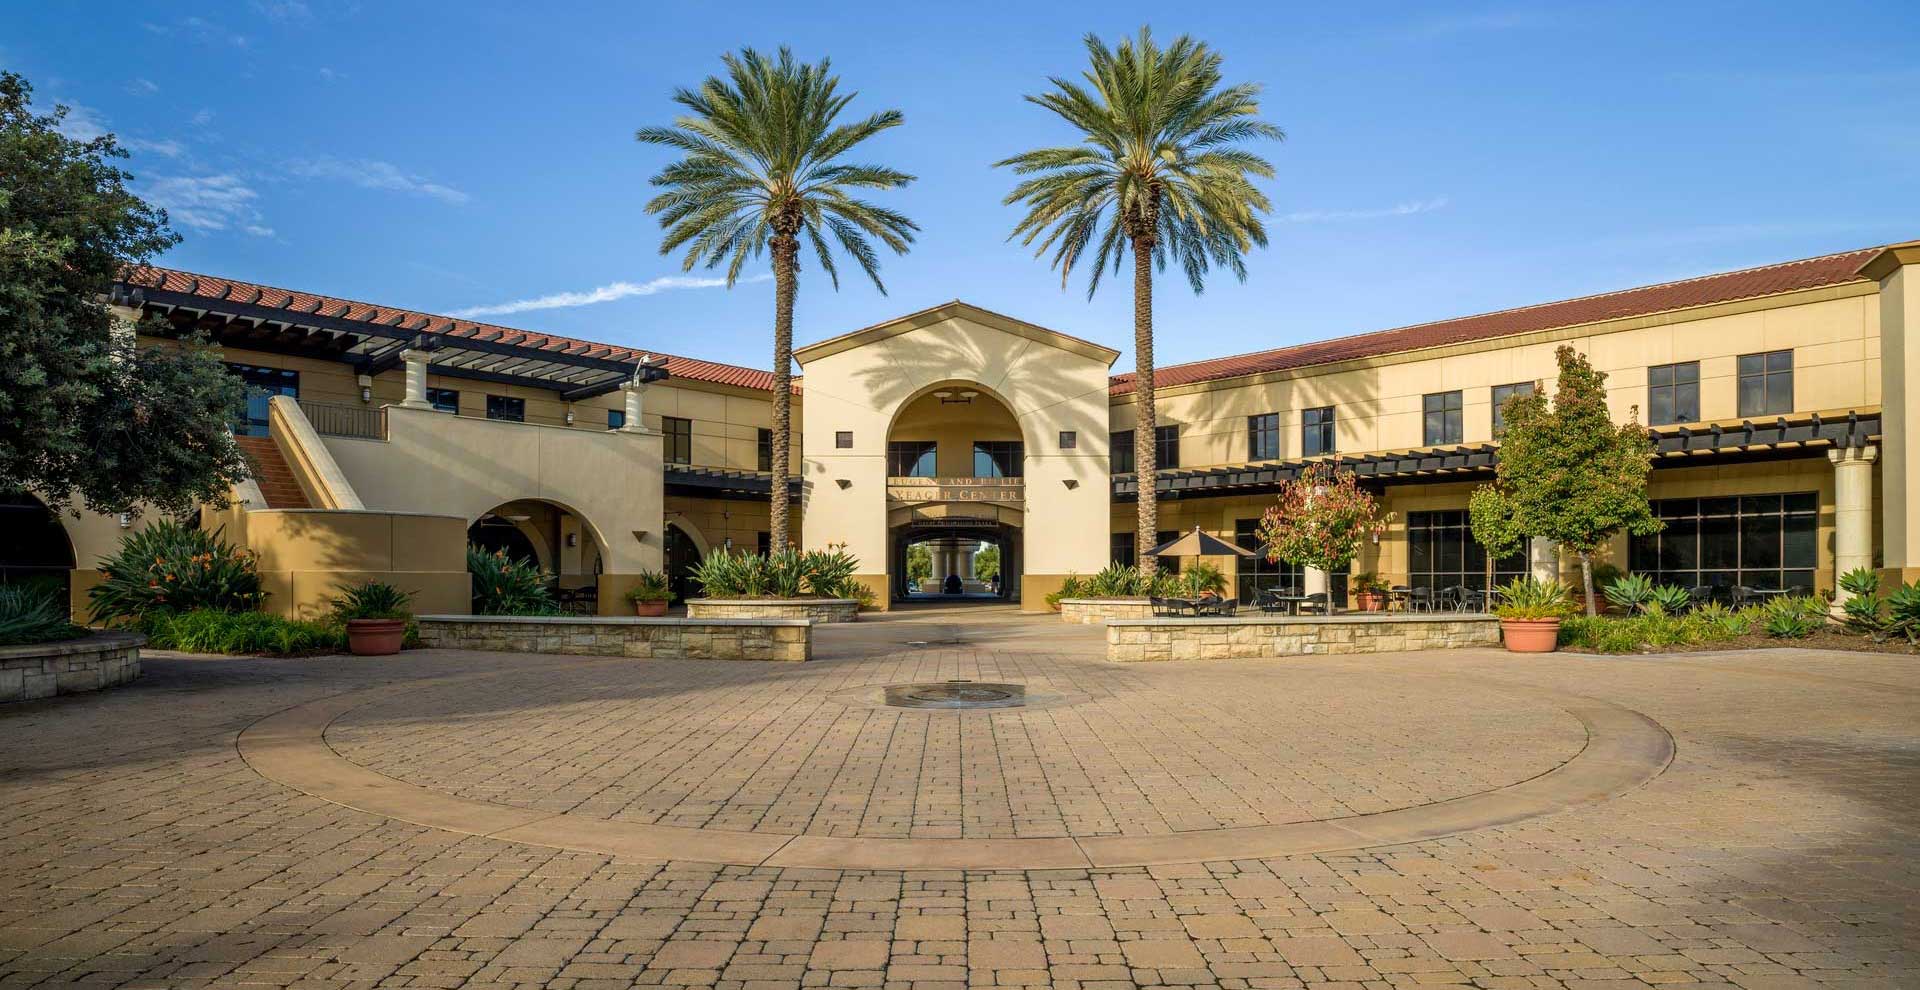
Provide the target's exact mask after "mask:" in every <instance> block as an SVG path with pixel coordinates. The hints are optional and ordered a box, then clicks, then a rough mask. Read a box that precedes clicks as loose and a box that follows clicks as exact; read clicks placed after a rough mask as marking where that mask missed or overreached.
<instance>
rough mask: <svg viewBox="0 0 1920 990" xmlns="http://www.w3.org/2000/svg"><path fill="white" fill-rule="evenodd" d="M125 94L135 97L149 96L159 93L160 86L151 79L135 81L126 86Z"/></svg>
mask: <svg viewBox="0 0 1920 990" xmlns="http://www.w3.org/2000/svg"><path fill="white" fill-rule="evenodd" d="M127 92H129V93H132V94H133V95H135V96H150V95H152V94H154V93H158V92H160V84H159V83H157V82H154V81H153V80H151V79H135V80H134V81H132V82H130V83H128V84H127Z"/></svg>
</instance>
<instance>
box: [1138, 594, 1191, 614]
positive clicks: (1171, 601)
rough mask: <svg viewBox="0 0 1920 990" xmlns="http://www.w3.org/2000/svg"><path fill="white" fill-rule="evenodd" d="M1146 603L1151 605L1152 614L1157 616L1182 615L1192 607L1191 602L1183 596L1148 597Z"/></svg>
mask: <svg viewBox="0 0 1920 990" xmlns="http://www.w3.org/2000/svg"><path fill="white" fill-rule="evenodd" d="M1147 603H1148V604H1149V605H1151V606H1152V607H1153V614H1154V615H1155V616H1156V617H1158V618H1173V617H1176V616H1182V615H1185V614H1187V612H1188V611H1190V610H1191V609H1192V608H1193V603H1192V602H1190V601H1187V600H1186V599H1184V598H1152V597H1149V598H1148V599H1147Z"/></svg>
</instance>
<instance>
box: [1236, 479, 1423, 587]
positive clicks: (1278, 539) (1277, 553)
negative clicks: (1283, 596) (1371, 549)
mask: <svg viewBox="0 0 1920 990" xmlns="http://www.w3.org/2000/svg"><path fill="white" fill-rule="evenodd" d="M1392 520H1393V513H1391V512H1381V511H1380V503H1379V500H1378V499H1376V498H1374V497H1373V493H1372V492H1369V491H1367V490H1366V489H1364V488H1361V487H1360V482H1359V479H1358V478H1356V477H1355V476H1354V473H1353V472H1352V471H1341V470H1337V469H1335V468H1334V467H1333V466H1331V465H1329V464H1324V463H1322V464H1312V465H1309V466H1308V467H1307V469H1306V470H1305V471H1302V472H1300V475H1299V476H1298V477H1296V478H1294V479H1293V480H1291V481H1289V482H1287V483H1286V484H1284V485H1282V486H1281V487H1280V495H1279V497H1278V498H1277V499H1275V501H1274V504H1273V505H1271V506H1269V507H1268V508H1267V511H1266V512H1265V513H1264V514H1262V516H1261V518H1260V527H1259V529H1258V530H1257V533H1258V535H1259V537H1260V543H1261V545H1262V546H1264V547H1265V548H1266V551H1267V560H1269V561H1282V560H1284V561H1287V562H1288V563H1293V564H1299V565H1301V566H1302V567H1311V568H1314V569H1316V570H1322V571H1337V570H1340V569H1342V568H1344V567H1346V566H1347V565H1348V564H1351V563H1353V558H1355V557H1358V556H1359V555H1360V545H1361V543H1362V542H1363V541H1364V540H1366V538H1367V537H1369V536H1373V535H1375V534H1377V533H1381V532H1383V531H1385V530H1386V528H1387V523H1389V522H1391V521H1392Z"/></svg>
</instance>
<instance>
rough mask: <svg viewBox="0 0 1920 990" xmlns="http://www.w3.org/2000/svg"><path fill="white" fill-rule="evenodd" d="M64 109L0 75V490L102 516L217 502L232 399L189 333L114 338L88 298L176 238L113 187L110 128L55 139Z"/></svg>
mask: <svg viewBox="0 0 1920 990" xmlns="http://www.w3.org/2000/svg"><path fill="white" fill-rule="evenodd" d="M65 116H66V109H65V108H63V107H56V108H54V111H53V113H51V114H37V113H35V111H34V109H33V107H32V87H30V86H29V85H28V84H27V82H26V81H25V80H24V79H22V78H20V77H19V76H17V75H14V74H13V73H0V423H5V424H6V428H5V429H4V430H0V491H6V490H11V491H19V490H23V489H30V490H32V491H33V492H34V494H35V495H37V496H39V497H40V499H41V500H42V501H44V502H46V503H47V505H48V506H49V507H51V508H53V509H55V510H59V509H62V508H65V507H66V506H67V505H68V504H69V503H71V502H72V501H74V500H75V499H78V500H81V501H83V502H84V503H85V504H86V506H87V507H88V508H89V509H92V510H94V511H96V512H103V513H115V512H126V511H134V510H136V509H137V508H139V506H140V505H141V504H143V503H144V504H147V505H152V506H155V507H158V508H159V509H161V510H163V511H166V512H169V513H173V514H182V513H185V512H187V511H189V510H190V509H191V508H192V506H193V504H194V503H195V502H204V503H211V504H224V503H225V501H226V499H227V492H228V490H229V488H230V487H231V486H232V484H233V483H234V482H235V481H237V480H239V479H240V478H242V477H244V476H245V474H246V462H245V461H244V460H243V459H242V457H241V455H240V451H239V448H238V447H237V446H235V445H234V443H233V442H232V440H231V439H230V438H229V437H228V435H227V424H228V423H229V422H230V421H231V420H232V418H233V416H234V414H235V412H236V411H237V410H238V409H239V408H240V404H241V402H242V399H243V394H244V393H243V390H242V388H241V386H240V384H239V382H238V381H237V380H236V379H235V378H234V377H233V376H231V375H229V374H227V372H226V370H225V369H224V368H222V367H221V365H220V362H219V358H218V355H217V354H216V353H214V352H212V351H211V350H209V349H208V348H205V347H200V346H192V345H194V344H198V343H201V341H200V340H199V339H198V338H190V339H189V340H188V341H187V343H188V344H189V346H185V347H177V346H156V347H148V348H141V349H139V350H138V351H134V350H133V345H132V342H131V340H118V341H116V339H115V336H114V329H113V321H112V318H111V315H110V314H109V312H108V310H107V308H106V306H105V304H104V303H103V302H102V301H101V300H102V299H103V298H104V296H105V295H106V293H107V291H108V290H109V289H110V288H111V287H112V284H113V282H114V280H115V279H116V278H117V277H118V276H119V273H120V271H121V269H122V267H123V266H126V265H131V264H139V263H143V262H145V261H147V260H148V259H149V258H151V257H152V256H153V255H155V254H158V253H160V252H162V251H165V250H166V249H168V248H170V247H172V246H173V245H174V244H175V243H177V242H178V240H179V238H178V237H177V236H176V235H175V234H174V233H173V232H172V231H170V230H168V229H167V218H166V214H165V213H164V212H162V211H159V210H155V209H154V208H152V207H151V206H149V205H147V204H146V203H144V202H142V201H141V200H140V199H139V197H137V196H135V195H134V194H133V193H131V192H129V191H128V190H127V188H126V184H127V182H128V181H129V180H130V179H131V178H132V176H130V175H128V174H127V173H126V172H124V171H122V170H121V169H120V168H119V167H118V164H117V162H118V160H119V159H123V158H125V157H126V152H125V151H123V150H122V149H121V148H120V147H119V145H118V143H117V142H116V141H115V139H114V137H113V135H111V134H108V135H102V136H100V137H97V138H94V139H92V140H88V141H79V140H75V139H73V138H69V137H67V136H65V135H63V134H61V133H60V131H59V127H60V123H61V120H62V119H63V118H64V117H65ZM151 329H153V330H154V331H155V332H161V333H168V334H171V333H172V331H171V330H166V329H163V328H162V327H160V326H158V325H157V324H156V325H155V326H154V327H152V328H151Z"/></svg>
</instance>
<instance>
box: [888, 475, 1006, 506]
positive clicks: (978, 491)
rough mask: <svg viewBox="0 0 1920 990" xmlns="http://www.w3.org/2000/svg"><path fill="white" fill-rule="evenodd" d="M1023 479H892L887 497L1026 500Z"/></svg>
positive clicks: (957, 500) (907, 500) (951, 500)
mask: <svg viewBox="0 0 1920 990" xmlns="http://www.w3.org/2000/svg"><path fill="white" fill-rule="evenodd" d="M1026 491H1027V488H1026V483H1025V479H1022V478H888V479H887V497H888V498H890V499H893V500H895V501H898V502H1022V501H1025V500H1026Z"/></svg>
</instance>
